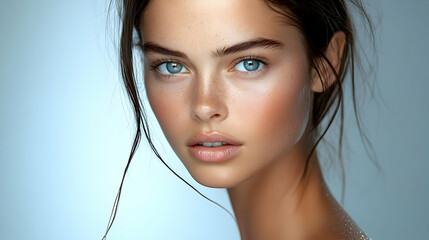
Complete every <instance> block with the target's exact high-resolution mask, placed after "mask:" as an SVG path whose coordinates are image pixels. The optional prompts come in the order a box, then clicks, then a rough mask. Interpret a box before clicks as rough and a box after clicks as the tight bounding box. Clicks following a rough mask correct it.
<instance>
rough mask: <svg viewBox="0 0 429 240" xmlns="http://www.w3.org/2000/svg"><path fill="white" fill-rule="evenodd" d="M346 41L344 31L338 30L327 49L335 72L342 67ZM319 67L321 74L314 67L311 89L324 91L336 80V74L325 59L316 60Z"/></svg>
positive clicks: (328, 57) (327, 55)
mask: <svg viewBox="0 0 429 240" xmlns="http://www.w3.org/2000/svg"><path fill="white" fill-rule="evenodd" d="M345 43H346V35H345V34H344V32H341V31H339V32H336V33H334V35H333V36H332V38H331V41H330V42H329V45H328V47H327V49H326V52H325V56H326V58H327V59H328V60H329V62H330V63H331V65H332V66H333V67H334V69H335V72H336V73H338V72H339V71H340V67H341V60H342V57H343V51H344V46H345ZM316 66H317V69H318V70H319V73H320V76H319V74H317V71H316V69H314V68H313V69H312V75H311V76H312V86H311V89H312V90H313V92H323V91H324V90H326V89H327V88H329V87H330V86H331V85H332V84H333V83H334V82H335V80H336V76H335V74H334V73H333V72H332V69H331V67H330V66H329V64H328V63H327V62H326V60H325V59H323V58H320V59H317V62H316ZM320 77H322V78H323V79H321V78H320ZM322 81H323V82H324V85H325V89H323V85H322Z"/></svg>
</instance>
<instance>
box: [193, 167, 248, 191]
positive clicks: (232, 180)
mask: <svg viewBox="0 0 429 240" xmlns="http://www.w3.org/2000/svg"><path fill="white" fill-rule="evenodd" d="M188 171H189V173H190V174H191V176H192V178H194V180H195V181H197V182H198V183H199V184H201V185H203V186H206V187H210V188H232V187H234V186H236V185H238V184H239V183H240V182H241V181H240V179H239V178H238V176H237V174H233V171H226V170H225V169H224V168H223V167H220V166H205V168H204V167H201V168H200V169H188Z"/></svg>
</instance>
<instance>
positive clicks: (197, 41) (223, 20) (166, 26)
mask: <svg viewBox="0 0 429 240" xmlns="http://www.w3.org/2000/svg"><path fill="white" fill-rule="evenodd" d="M141 20H142V25H141V26H142V29H141V30H142V34H143V39H144V42H156V43H162V44H168V46H169V47H171V48H177V49H182V50H185V51H186V50H190V51H196V50H202V51H203V50H207V51H211V50H213V49H216V48H219V47H222V46H225V45H229V44H234V43H237V42H240V41H243V40H247V39H255V38H258V37H265V38H271V39H276V40H279V41H281V40H282V39H284V38H285V37H287V36H289V37H290V35H291V31H292V29H291V28H292V26H291V25H288V24H287V23H286V20H287V19H286V18H285V17H284V16H282V15H280V14H279V13H277V12H275V11H273V10H272V9H270V8H269V7H268V6H267V4H266V3H265V1H263V0H151V1H150V2H149V4H148V6H147V7H146V9H145V10H144V12H143V14H142V19H141ZM186 48H189V49H186Z"/></svg>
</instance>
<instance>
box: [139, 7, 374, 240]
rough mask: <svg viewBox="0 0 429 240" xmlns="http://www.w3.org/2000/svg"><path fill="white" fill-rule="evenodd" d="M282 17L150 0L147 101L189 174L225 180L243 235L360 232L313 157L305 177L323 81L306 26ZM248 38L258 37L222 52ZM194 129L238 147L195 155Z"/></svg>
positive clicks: (336, 53) (209, 181)
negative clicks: (206, 157) (191, 146)
mask: <svg viewBox="0 0 429 240" xmlns="http://www.w3.org/2000/svg"><path fill="white" fill-rule="evenodd" d="M244 9H245V11H244ZM220 13H222V14H220ZM284 20H285V19H284V17H283V16H280V15H279V14H277V13H275V12H274V11H272V10H271V9H269V8H268V7H266V5H265V4H264V3H263V1H260V0H218V1H210V4H207V1H198V0H176V1H174V3H173V2H172V1H171V0H156V1H151V2H150V3H149V5H148V6H147V8H146V9H145V12H144V14H143V19H142V23H143V24H142V34H143V36H144V44H145V51H144V54H145V88H146V93H147V96H148V100H149V103H150V105H151V107H152V110H153V112H154V114H155V116H156V118H157V119H158V121H159V123H160V126H161V128H162V130H163V132H164V134H165V136H166V138H167V140H168V142H169V143H170V145H171V147H172V148H173V150H174V151H175V153H176V154H177V156H178V157H179V158H180V160H181V161H182V162H183V164H184V165H185V167H186V168H187V169H188V171H189V173H190V174H191V175H192V177H193V178H194V179H195V180H196V181H198V182H199V183H201V184H202V185H205V186H207V187H214V188H227V190H228V194H229V197H230V200H231V203H232V206H233V209H234V212H235V215H236V218H237V221H238V225H239V229H240V233H241V237H242V239H245V240H258V239H361V238H360V237H361V234H363V233H360V232H359V231H360V230H359V228H358V227H357V226H356V224H354V222H353V221H352V220H351V219H350V218H349V216H348V215H347V214H346V213H345V212H344V211H343V210H342V208H341V207H340V206H339V204H338V203H337V201H336V200H335V199H334V198H333V197H332V195H331V194H330V192H329V190H328V188H327V187H326V186H325V183H324V180H323V176H322V173H321V170H320V167H319V164H318V160H317V157H316V155H313V156H312V158H311V159H310V162H309V166H308V174H307V175H306V178H305V179H304V182H300V177H301V174H302V171H303V169H304V163H305V160H306V158H307V157H308V153H309V151H310V149H311V146H312V145H313V144H314V143H313V141H312V137H311V135H309V134H308V129H309V123H310V113H311V107H312V104H311V103H312V97H313V93H314V92H321V91H323V89H322V88H321V84H320V79H319V78H318V76H317V74H315V71H314V70H313V69H311V67H310V65H309V63H308V59H307V57H306V52H305V45H304V42H303V41H302V38H301V35H300V32H299V31H298V30H297V29H296V28H295V27H293V26H291V25H289V24H286V23H285V21H284ZM267 26H269V27H267ZM243 42H253V43H255V42H258V43H259V45H255V44H253V45H252V44H250V45H251V46H250V47H248V48H246V49H240V50H238V51H229V52H228V51H227V52H222V50H223V49H227V48H229V47H231V46H234V45H236V44H239V43H243ZM343 46H344V34H342V33H339V34H336V35H335V36H334V38H333V39H332V41H331V44H330V46H329V47H328V49H327V52H326V56H327V57H328V59H329V60H330V61H331V63H332V64H333V65H334V67H335V68H336V69H337V70H338V69H339V67H340V63H341V61H340V60H341V54H342V49H343ZM161 48H162V49H163V50H165V49H168V50H173V51H174V52H167V51H160V49H161ZM178 52H180V54H177V53H178ZM243 57H245V58H246V57H247V58H248V57H256V58H257V59H253V61H252V60H251V59H250V60H251V63H252V64H254V65H255V64H257V65H256V66H257V69H256V70H251V71H249V70H248V69H246V68H244V67H243V66H244V65H243V59H242V58H243ZM163 59H167V60H169V61H172V62H174V64H175V66H180V67H181V68H180V72H177V73H172V72H170V71H169V70H168V68H166V66H167V64H166V63H162V62H160V60H163ZM248 60H249V59H248ZM177 64H179V65H177ZM324 75H326V77H327V78H326V81H327V82H328V83H332V81H333V80H334V79H335V78H334V76H332V75H329V74H324ZM198 132H202V133H211V132H218V133H221V134H223V135H226V136H228V137H231V138H233V139H235V140H237V141H239V142H241V143H242V147H241V149H240V151H239V153H238V154H237V156H235V157H234V158H233V159H231V160H228V161H225V162H215V163H213V162H210V163H208V162H202V161H198V160H196V159H195V158H193V156H191V155H190V154H189V152H188V150H187V145H186V142H187V141H188V139H189V138H190V137H191V136H193V135H194V134H195V133H198ZM346 223H347V224H346ZM362 239H367V238H362Z"/></svg>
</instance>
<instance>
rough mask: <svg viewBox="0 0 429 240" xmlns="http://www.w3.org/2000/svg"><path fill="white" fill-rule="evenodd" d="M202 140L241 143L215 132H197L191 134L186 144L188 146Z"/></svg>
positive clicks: (231, 143) (232, 143)
mask: <svg viewBox="0 0 429 240" xmlns="http://www.w3.org/2000/svg"><path fill="white" fill-rule="evenodd" d="M203 142H224V143H228V144H230V145H242V144H241V143H240V142H238V141H236V140H234V139H232V138H230V137H227V136H224V135H222V134H220V133H216V132H213V133H209V134H205V133H197V134H195V135H194V136H192V137H191V138H190V139H189V141H188V142H187V143H186V144H187V145H188V146H194V145H197V144H198V143H203Z"/></svg>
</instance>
